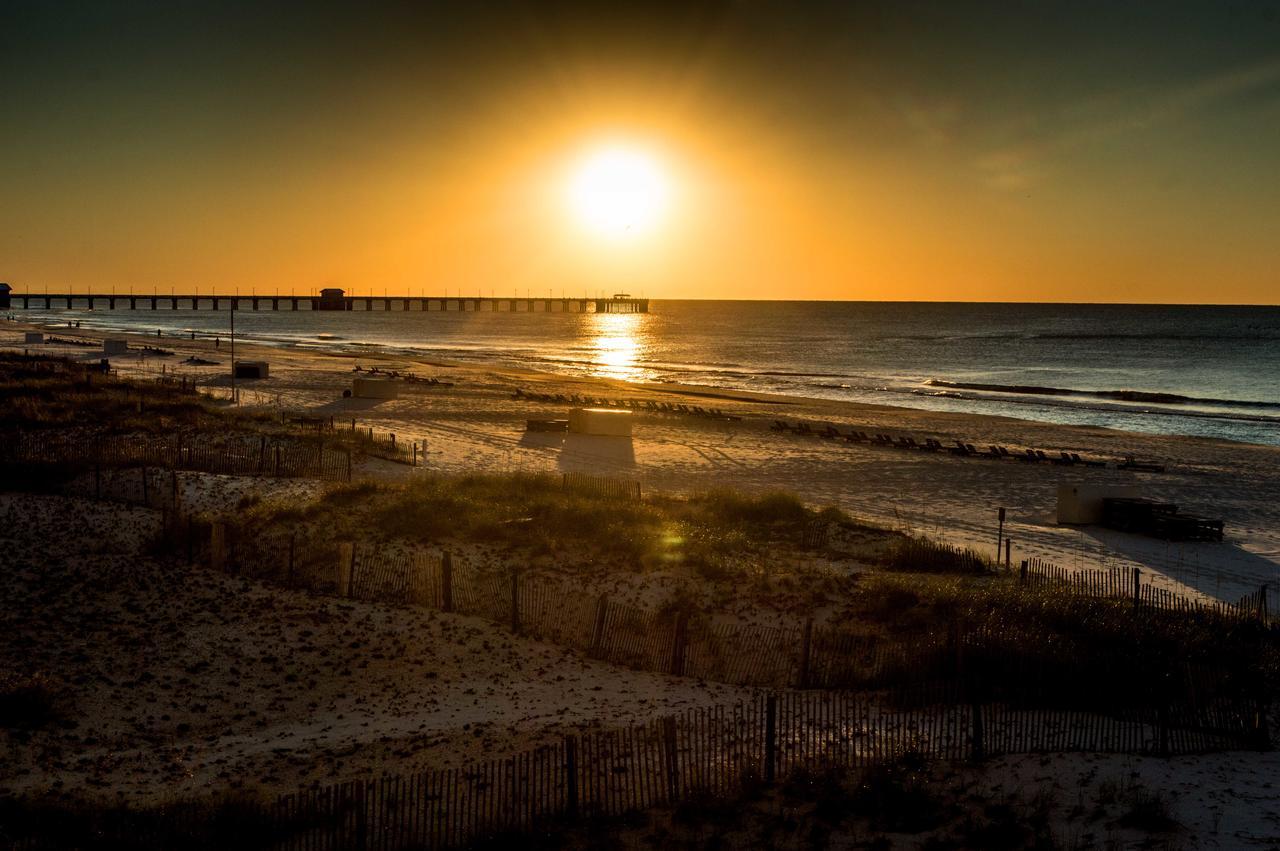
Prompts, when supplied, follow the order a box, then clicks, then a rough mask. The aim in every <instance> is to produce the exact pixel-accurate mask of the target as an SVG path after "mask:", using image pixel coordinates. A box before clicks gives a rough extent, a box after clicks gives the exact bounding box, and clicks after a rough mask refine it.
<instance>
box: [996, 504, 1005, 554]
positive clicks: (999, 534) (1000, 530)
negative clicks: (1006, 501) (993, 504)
mask: <svg viewBox="0 0 1280 851" xmlns="http://www.w3.org/2000/svg"><path fill="white" fill-rule="evenodd" d="M998 516H999V518H1000V519H999V526H998V527H997V529H996V564H999V563H1000V546H1001V544H1002V543H1003V541H1004V508H1003V507H1002V508H1001V509H1000V513H999V515H998Z"/></svg>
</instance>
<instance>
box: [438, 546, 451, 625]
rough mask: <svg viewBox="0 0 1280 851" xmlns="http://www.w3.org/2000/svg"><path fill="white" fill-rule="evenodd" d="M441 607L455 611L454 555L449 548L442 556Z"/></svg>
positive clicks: (446, 610)
mask: <svg viewBox="0 0 1280 851" xmlns="http://www.w3.org/2000/svg"><path fill="white" fill-rule="evenodd" d="M440 608H441V609H442V610H443V611H445V612H452V611H453V556H452V555H450V554H449V551H448V550H445V551H444V553H443V554H442V555H441V556H440Z"/></svg>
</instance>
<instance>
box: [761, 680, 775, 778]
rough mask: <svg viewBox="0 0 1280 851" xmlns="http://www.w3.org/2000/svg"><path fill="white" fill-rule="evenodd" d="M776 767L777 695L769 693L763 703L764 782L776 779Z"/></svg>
mask: <svg viewBox="0 0 1280 851" xmlns="http://www.w3.org/2000/svg"><path fill="white" fill-rule="evenodd" d="M777 767H778V696H777V695H776V694H771V695H769V696H768V697H767V698H765V703H764V782H765V783H773V782H774V780H776V779H777Z"/></svg>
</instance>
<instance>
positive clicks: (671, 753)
mask: <svg viewBox="0 0 1280 851" xmlns="http://www.w3.org/2000/svg"><path fill="white" fill-rule="evenodd" d="M662 751H663V754H664V756H665V757H666V758H665V759H664V760H663V762H665V763H666V767H667V771H666V775H667V777H666V780H667V801H668V802H669V803H673V804H674V803H675V802H676V801H678V800H680V742H679V738H678V736H677V729H676V719H675V718H674V717H673V716H670V715H669V716H667V717H666V718H663V719H662Z"/></svg>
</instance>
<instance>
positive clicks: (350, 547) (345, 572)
mask: <svg viewBox="0 0 1280 851" xmlns="http://www.w3.org/2000/svg"><path fill="white" fill-rule="evenodd" d="M355 547H356V545H355V543H354V542H351V541H343V542H341V543H339V544H338V563H337V564H336V565H334V590H335V591H336V593H337V594H338V596H342V594H343V593H344V592H345V591H347V589H349V588H350V587H351V565H352V564H353V563H354V562H355V559H356V553H355Z"/></svg>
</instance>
